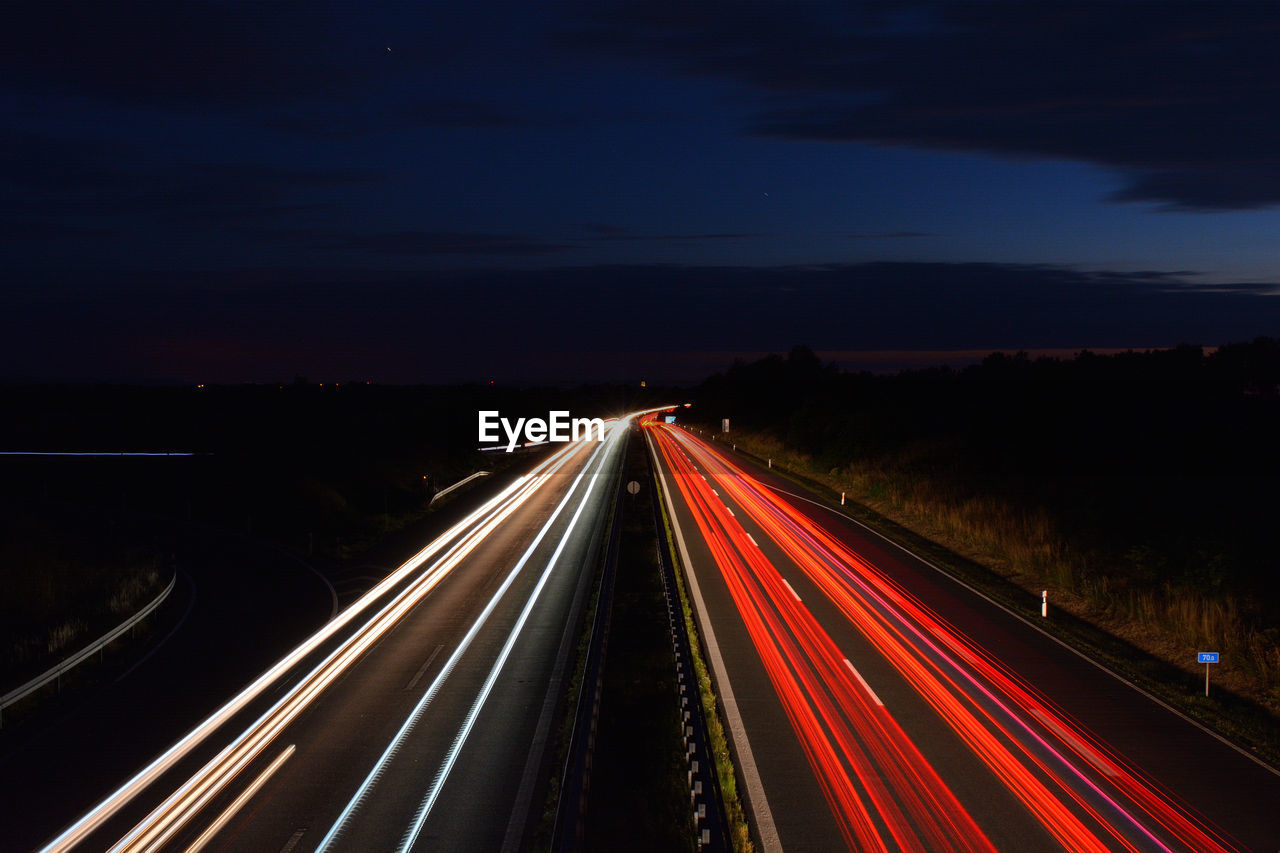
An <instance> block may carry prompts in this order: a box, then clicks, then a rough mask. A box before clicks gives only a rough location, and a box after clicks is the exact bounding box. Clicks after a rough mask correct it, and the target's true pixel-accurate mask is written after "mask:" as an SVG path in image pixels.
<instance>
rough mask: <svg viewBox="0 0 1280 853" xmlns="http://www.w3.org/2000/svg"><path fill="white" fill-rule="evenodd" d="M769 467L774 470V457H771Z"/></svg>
mask: <svg viewBox="0 0 1280 853" xmlns="http://www.w3.org/2000/svg"><path fill="white" fill-rule="evenodd" d="M769 467H770V468H772V467H773V457H772V456H770V457H769Z"/></svg>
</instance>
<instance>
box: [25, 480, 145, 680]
mask: <svg viewBox="0 0 1280 853" xmlns="http://www.w3.org/2000/svg"><path fill="white" fill-rule="evenodd" d="M169 576H170V574H169V571H168V569H167V568H166V566H165V556H164V552H163V546H162V544H161V543H159V542H157V541H156V540H155V538H154V537H150V536H148V535H147V534H146V533H145V532H143V531H139V530H137V529H135V528H134V527H132V526H130V525H128V524H127V523H124V522H121V521H119V520H118V519H114V518H112V517H110V516H105V515H101V514H98V513H92V512H85V511H76V510H73V509H70V508H67V507H58V508H56V514H55V511H54V509H50V508H44V509H43V511H39V512H37V511H35V510H34V509H33V508H31V507H28V506H21V505H15V504H12V503H10V502H8V501H5V502H3V504H2V505H0V626H3V628H2V629H0V630H2V632H3V633H2V636H0V642H2V644H0V673H3V677H2V678H0V692H3V691H4V690H7V689H9V688H12V687H16V686H17V685H18V684H19V683H21V682H22V681H24V680H26V679H27V678H30V677H32V676H34V675H36V674H38V673H39V672H42V671H43V670H45V669H46V668H48V667H49V666H52V665H54V664H55V663H57V661H59V660H61V659H62V658H64V657H66V656H67V654H69V653H72V652H74V651H75V650H76V649H77V648H79V647H81V646H82V645H83V644H84V643H85V642H87V641H89V640H92V639H94V638H96V637H99V636H101V635H102V634H105V633H106V632H107V631H109V630H110V629H111V628H113V627H115V626H116V625H118V624H120V623H121V622H123V621H124V620H125V619H127V618H128V617H129V616H130V615H132V614H133V613H135V612H136V611H137V610H139V609H140V608H141V607H143V606H144V605H145V604H147V602H149V601H150V600H151V599H152V598H154V597H155V596H156V595H157V594H158V593H159V592H160V591H161V589H163V587H164V585H165V584H166V583H167V582H168V580H169Z"/></svg>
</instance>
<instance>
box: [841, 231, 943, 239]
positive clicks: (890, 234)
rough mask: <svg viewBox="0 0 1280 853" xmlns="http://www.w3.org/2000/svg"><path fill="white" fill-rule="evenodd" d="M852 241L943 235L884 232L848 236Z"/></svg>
mask: <svg viewBox="0 0 1280 853" xmlns="http://www.w3.org/2000/svg"><path fill="white" fill-rule="evenodd" d="M844 236H845V237H846V238H847V239H850V240H906V239H913V238H916V237H938V236H941V235H938V234H934V233H932V232H929V231H884V232H881V233H877V234H846V235H844Z"/></svg>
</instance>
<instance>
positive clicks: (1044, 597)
mask: <svg viewBox="0 0 1280 853" xmlns="http://www.w3.org/2000/svg"><path fill="white" fill-rule="evenodd" d="M1040 615H1041V616H1046V617H1047V616H1048V615H1049V590H1047V589H1042V590H1040Z"/></svg>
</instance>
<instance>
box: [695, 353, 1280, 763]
mask: <svg viewBox="0 0 1280 853" xmlns="http://www.w3.org/2000/svg"><path fill="white" fill-rule="evenodd" d="M1276 352H1277V348H1276V346H1275V345H1274V343H1273V342H1267V341H1260V342H1255V343H1254V344H1250V345H1238V346H1235V347H1225V348H1222V349H1220V350H1219V351H1218V352H1217V353H1214V354H1211V355H1207V356H1206V355H1204V354H1203V353H1202V352H1201V351H1200V350H1198V349H1195V348H1180V349H1179V350H1175V351H1169V352H1163V353H1145V354H1144V353H1133V354H1128V355H1125V356H1117V357H1110V358H1104V357H1099V356H1089V355H1084V356H1080V357H1078V358H1077V359H1075V360H1074V361H1069V362H1058V361H1049V360H1044V361H1039V362H1032V361H1030V360H1027V359H1025V358H1021V357H1013V358H1011V357H1007V356H1003V357H998V358H996V357H993V358H992V359H988V360H987V362H984V364H983V365H982V366H980V367H975V368H970V369H968V370H966V371H962V372H961V373H955V372H951V371H946V370H938V371H929V372H923V373H916V374H910V375H908V374H904V375H902V376H898V377H872V376H869V375H854V374H841V373H839V372H837V371H834V370H832V369H831V368H823V367H821V366H820V365H818V364H817V363H816V359H813V358H812V354H805V353H800V354H799V355H797V354H793V356H792V357H791V358H789V359H787V360H783V359H778V358H777V357H774V358H773V359H771V360H766V361H765V362H759V363H757V364H755V365H739V366H736V367H735V368H734V370H732V371H730V372H729V374H728V375H727V376H721V377H718V378H717V380H715V381H714V382H708V383H707V384H706V385H704V387H703V388H702V389H701V390H700V394H699V397H698V399H699V403H698V406H699V407H700V408H703V411H704V414H703V416H702V417H704V418H705V419H706V420H707V421H708V422H711V423H715V424H716V425H717V426H718V420H713V419H714V418H716V417H718V416H723V415H725V414H733V415H734V416H735V417H734V420H733V424H734V428H733V438H732V440H733V441H734V442H736V443H737V445H738V447H739V449H740V450H746V451H749V452H750V453H752V454H754V455H757V456H759V457H760V458H761V459H765V458H770V457H771V458H772V459H773V460H774V466H775V469H784V470H787V471H790V472H792V473H793V474H794V475H796V476H798V477H799V478H800V479H802V480H804V481H807V483H808V484H809V485H811V486H813V487H815V488H816V489H817V490H818V491H819V492H820V493H825V494H826V495H827V497H828V499H829V500H831V501H832V502H833V503H838V497H839V493H840V492H842V491H843V492H846V493H847V494H848V496H849V499H850V501H851V502H855V503H856V504H857V505H856V506H855V505H852V504H851V506H849V507H848V508H847V509H848V513H849V514H850V515H852V516H854V517H856V518H859V520H862V521H865V522H867V523H869V524H871V525H872V526H874V527H877V528H879V529H881V530H882V531H884V532H887V533H888V534H890V535H891V537H892V538H896V539H899V540H900V541H902V540H905V541H906V543H907V544H908V546H909V547H911V548H912V549H913V550H916V551H917V552H919V553H922V554H923V555H925V556H926V557H928V558H929V559H930V560H932V561H933V562H935V563H937V564H939V565H942V566H943V567H945V568H946V569H947V570H949V571H951V572H953V573H955V574H958V575H960V576H962V577H963V578H964V579H965V580H966V581H968V582H970V583H972V584H975V585H977V586H979V587H980V588H982V589H983V590H984V592H987V593H988V594H990V595H992V596H993V597H995V598H997V599H999V600H1001V601H1003V602H1004V603H1006V604H1008V605H1009V606H1011V607H1013V608H1014V609H1015V610H1018V611H1019V612H1023V613H1025V614H1027V615H1038V609H1039V591H1040V590H1041V589H1048V590H1049V601H1050V607H1051V612H1053V613H1057V614H1059V615H1060V618H1058V619H1050V620H1048V622H1047V623H1045V624H1046V625H1047V627H1049V628H1050V629H1051V630H1053V631H1055V632H1057V633H1059V634H1060V635H1063V636H1064V637H1066V638H1068V639H1070V640H1071V641H1072V642H1073V643H1074V644H1076V645H1077V646H1081V647H1083V648H1086V649H1087V650H1088V651H1089V652H1090V653H1091V654H1093V655H1094V656H1095V657H1098V658H1100V659H1102V660H1104V661H1105V662H1107V663H1108V665H1109V666H1111V667H1112V668H1113V669H1116V670H1118V671H1120V672H1122V673H1123V674H1125V675H1126V676H1128V677H1130V678H1133V679H1134V680H1136V681H1138V682H1140V683H1141V684H1142V685H1143V686H1144V687H1145V688H1147V689H1148V690H1150V691H1152V692H1154V693H1156V694H1157V695H1159V696H1160V697H1161V698H1163V699H1165V700H1166V701H1169V702H1171V703H1174V704H1176V705H1177V706H1178V707H1180V708H1182V709H1183V710H1184V711H1186V712H1187V713H1190V714H1192V715H1194V716H1196V717H1198V718H1200V719H1202V720H1205V721H1206V722H1209V723H1211V724H1213V725H1214V726H1216V727H1218V728H1219V729H1220V730H1222V731H1224V732H1225V733H1227V734H1229V735H1230V736H1232V737H1234V738H1235V739H1236V740H1238V741H1240V742H1242V743H1244V744H1246V745H1248V746H1250V747H1252V748H1255V749H1256V750H1258V751H1259V752H1262V753H1265V754H1267V755H1269V756H1270V757H1271V758H1272V759H1273V760H1275V759H1276V758H1278V757H1280V735H1278V734H1277V732H1278V728H1277V726H1276V715H1277V713H1278V712H1280V608H1278V607H1277V595H1276V590H1277V576H1276V574H1275V572H1274V571H1273V570H1272V568H1271V567H1272V565H1273V558H1272V556H1271V553H1272V542H1271V531H1272V530H1273V529H1274V514H1275V510H1276V496H1275V493H1274V486H1273V483H1274V476H1275V473H1276V470H1277V468H1278V467H1280V463H1278V460H1277V453H1276V450H1275V448H1274V444H1275V442H1274V441H1273V440H1272V438H1271V436H1273V435H1274V432H1275V429H1276V424H1277V421H1280V405H1277V401H1276V399H1275V393H1274V387H1275V383H1274V381H1273V379H1272V378H1264V379H1262V380H1259V379H1258V378H1257V376H1258V372H1259V369H1260V368H1259V365H1263V364H1272V363H1273V362H1275V358H1273V356H1274V355H1276ZM1241 365H1244V367H1241ZM1267 376H1268V377H1269V374H1267ZM1259 389H1261V390H1259ZM1268 389H1270V390H1268ZM759 399H763V401H764V402H763V403H762V404H760V405H758V406H757V407H756V408H755V409H752V408H750V407H749V406H747V405H744V404H743V402H742V401H744V400H759ZM735 406H736V408H735ZM696 411H697V410H695V412H696ZM1073 617H1074V618H1073ZM1204 650H1212V651H1219V652H1221V653H1222V663H1221V664H1220V665H1218V666H1216V667H1215V668H1214V670H1213V681H1214V683H1215V684H1217V685H1219V687H1225V688H1227V689H1228V690H1229V691H1230V693H1228V692H1226V691H1223V690H1218V691H1214V695H1213V696H1212V697H1211V698H1210V699H1208V700H1206V699H1205V698H1204V696H1203V692H1202V685H1203V676H1204V670H1203V668H1202V667H1197V666H1196V663H1195V654H1196V652H1197V651H1204ZM1143 652H1145V653H1146V654H1143ZM1197 685H1199V687H1198V686H1197Z"/></svg>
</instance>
